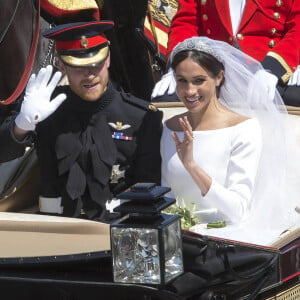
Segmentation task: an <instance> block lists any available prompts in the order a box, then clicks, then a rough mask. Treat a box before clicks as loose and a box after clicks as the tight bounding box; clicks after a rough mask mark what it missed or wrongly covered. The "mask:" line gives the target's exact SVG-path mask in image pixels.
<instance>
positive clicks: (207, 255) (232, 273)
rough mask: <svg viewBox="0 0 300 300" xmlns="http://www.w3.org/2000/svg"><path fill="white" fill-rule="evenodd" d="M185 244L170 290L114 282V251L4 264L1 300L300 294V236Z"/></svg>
mask: <svg viewBox="0 0 300 300" xmlns="http://www.w3.org/2000/svg"><path fill="white" fill-rule="evenodd" d="M182 239H183V254H184V264H185V272H184V274H183V275H181V276H179V277H178V278H176V279H175V280H173V281H172V282H171V283H169V284H168V285H166V286H146V285H139V284H119V283H114V282H113V280H112V267H111V256H110V251H101V252H90V253H81V254H74V255H58V256H45V257H42V256H41V257H23V258H22V257H13V258H1V259H0V289H1V299H9V300H11V299H12V300H14V299H42V300H43V299H45V300H48V299H120V300H123V299H124V300H125V299H126V300H135V299H154V300H155V299H166V300H168V299H170V300H172V299H174V300H175V299H178V300H188V299H190V300H192V299H197V300H200V299H214V300H218V299H220V300H221V299H222V300H225V299H226V300H228V299H230V300H231V299H298V298H297V295H298V296H299V295H300V282H299V275H300V269H299V258H300V255H299V253H300V238H298V237H297V238H295V239H293V240H292V241H290V242H288V243H285V244H284V245H283V246H281V247H279V248H276V247H262V246H257V245H250V244H245V243H239V242H236V241H228V240H222V239H216V238H212V237H208V236H201V235H199V234H195V233H192V232H189V231H183V232H182ZM99 242H100V241H99ZM276 295H277V296H276ZM278 295H281V297H283V296H284V298H276V297H278ZM289 297H290V298H289Z"/></svg>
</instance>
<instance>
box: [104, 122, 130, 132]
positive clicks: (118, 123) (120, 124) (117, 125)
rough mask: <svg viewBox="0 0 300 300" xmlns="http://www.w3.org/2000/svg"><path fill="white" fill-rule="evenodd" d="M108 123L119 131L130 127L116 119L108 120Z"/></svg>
mask: <svg viewBox="0 0 300 300" xmlns="http://www.w3.org/2000/svg"><path fill="white" fill-rule="evenodd" d="M108 125H109V126H111V127H112V128H113V129H116V130H119V131H122V130H125V129H128V128H130V127H131V125H129V124H124V125H123V122H120V121H117V122H116V123H112V122H109V123H108Z"/></svg>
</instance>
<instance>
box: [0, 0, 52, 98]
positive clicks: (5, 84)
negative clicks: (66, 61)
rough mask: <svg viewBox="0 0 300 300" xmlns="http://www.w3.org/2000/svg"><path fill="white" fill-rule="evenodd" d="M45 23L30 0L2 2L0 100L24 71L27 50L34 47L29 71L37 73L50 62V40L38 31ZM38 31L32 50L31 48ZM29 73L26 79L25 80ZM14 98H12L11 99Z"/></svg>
mask: <svg viewBox="0 0 300 300" xmlns="http://www.w3.org/2000/svg"><path fill="white" fill-rule="evenodd" d="M48 26H49V24H48V23H47V22H46V21H45V20H44V19H42V18H40V16H39V11H38V10H37V7H36V6H35V4H34V2H33V1H32V0H22V1H21V0H10V1H5V2H4V3H3V5H2V7H1V11H0V57H1V71H0V100H2V101H3V100H5V99H6V98H8V97H9V96H11V95H12V93H13V92H14V91H15V90H16V88H17V85H18V83H19V81H20V79H21V77H22V74H23V72H24V71H25V67H26V64H27V62H28V58H29V56H30V51H33V50H35V51H36V53H35V56H34V63H33V65H32V66H31V68H30V70H29V73H31V72H37V71H38V70H39V69H40V68H41V67H43V66H45V65H46V64H48V63H50V53H51V51H49V50H48V49H50V48H51V44H50V43H51V42H50V41H48V40H46V39H44V38H42V36H41V34H40V32H41V31H42V30H44V29H45V28H47V27H48ZM36 30H38V31H39V32H38V35H37V39H38V40H37V45H36V49H34V48H33V47H32V43H33V42H34V34H35V31H36ZM28 77H29V75H28V76H27V78H25V80H26V79H28ZM13 100H15V99H13Z"/></svg>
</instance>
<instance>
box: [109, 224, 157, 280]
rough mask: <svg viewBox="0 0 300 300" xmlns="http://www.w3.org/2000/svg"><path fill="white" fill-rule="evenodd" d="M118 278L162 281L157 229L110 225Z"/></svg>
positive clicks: (116, 278)
mask: <svg viewBox="0 0 300 300" xmlns="http://www.w3.org/2000/svg"><path fill="white" fill-rule="evenodd" d="M111 239H112V255H113V273H114V274H113V275H114V281H115V282H123V283H146V284H160V282H161V273H160V258H159V252H158V249H159V245H158V243H159V238H158V230H157V229H152V228H150V229H149V228H120V227H112V228H111Z"/></svg>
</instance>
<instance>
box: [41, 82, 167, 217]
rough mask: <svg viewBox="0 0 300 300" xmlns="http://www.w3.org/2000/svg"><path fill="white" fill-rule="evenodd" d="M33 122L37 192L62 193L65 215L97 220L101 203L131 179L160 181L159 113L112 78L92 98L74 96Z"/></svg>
mask: <svg viewBox="0 0 300 300" xmlns="http://www.w3.org/2000/svg"><path fill="white" fill-rule="evenodd" d="M56 92H57V93H61V92H64V93H66V94H67V100H66V101H65V102H64V103H63V104H62V105H61V106H60V107H59V108H58V109H57V111H56V112H54V113H53V114H52V115H51V116H50V117H49V118H47V119H46V120H45V121H43V122H41V123H40V124H39V125H38V127H37V141H36V149H37V154H38V159H39V164H40V169H41V192H40V194H41V196H43V197H62V205H63V207H64V208H63V215H66V216H75V217H76V216H78V215H79V214H80V212H81V211H82V210H84V212H85V213H86V214H87V216H88V217H89V218H91V219H94V218H97V219H99V218H100V219H101V215H102V214H103V212H104V210H105V202H106V200H108V199H111V197H112V196H113V195H115V194H117V193H119V192H120V191H121V190H124V189H125V188H126V187H128V186H129V185H131V184H133V183H135V182H157V183H160V162H161V159H160V149H159V148H160V137H161V129H162V128H161V120H162V112H160V111H158V110H156V109H155V108H154V109H151V105H150V108H149V103H148V102H146V101H144V100H141V99H138V98H136V97H134V96H132V95H129V94H126V93H123V92H119V91H117V90H116V89H115V88H114V87H113V85H112V84H111V83H109V85H108V88H107V90H106V91H105V93H104V94H103V95H102V96H101V98H100V99H99V100H98V101H96V102H87V101H83V100H82V99H80V98H79V97H78V96H76V95H75V94H74V93H73V92H72V91H71V90H70V88H69V87H68V86H65V87H59V88H57V90H56Z"/></svg>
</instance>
